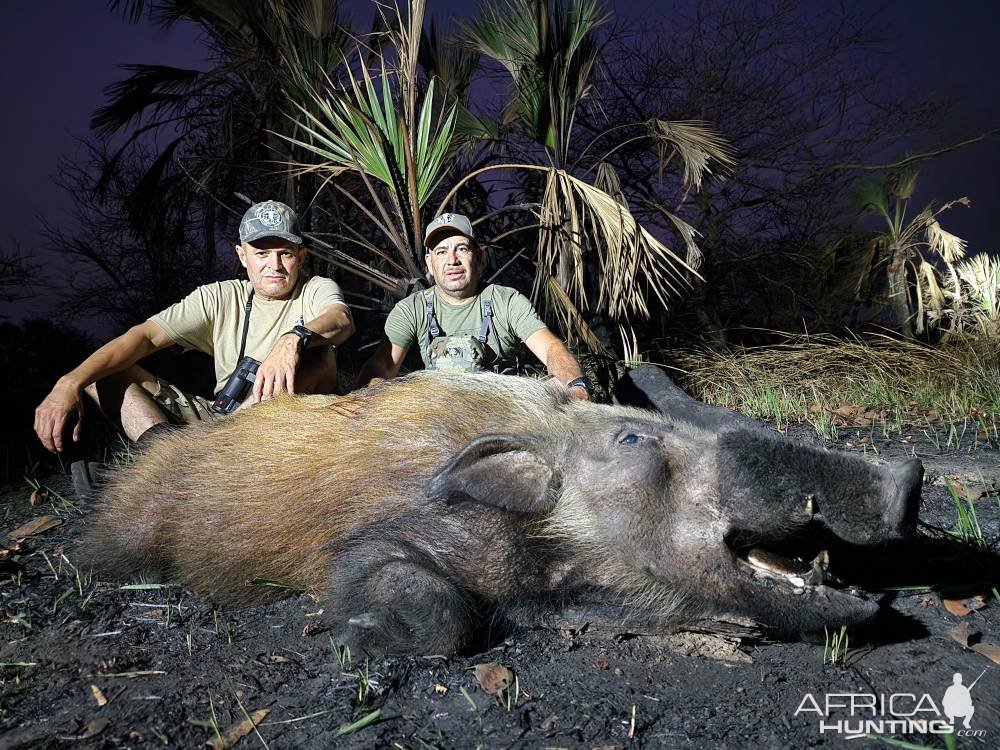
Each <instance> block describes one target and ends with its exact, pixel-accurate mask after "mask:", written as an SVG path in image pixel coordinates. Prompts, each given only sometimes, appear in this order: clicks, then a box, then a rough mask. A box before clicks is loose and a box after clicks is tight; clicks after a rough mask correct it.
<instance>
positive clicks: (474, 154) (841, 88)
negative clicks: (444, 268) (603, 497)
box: [0, 0, 1000, 452]
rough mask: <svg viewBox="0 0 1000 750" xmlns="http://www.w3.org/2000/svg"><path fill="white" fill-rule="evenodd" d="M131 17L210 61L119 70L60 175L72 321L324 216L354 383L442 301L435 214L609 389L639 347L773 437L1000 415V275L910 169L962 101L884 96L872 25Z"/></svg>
mask: <svg viewBox="0 0 1000 750" xmlns="http://www.w3.org/2000/svg"><path fill="white" fill-rule="evenodd" d="M109 6H110V8H111V10H112V11H113V12H117V13H120V14H122V16H123V18H124V19H125V20H126V21H128V22H138V21H140V20H145V19H152V20H153V21H154V22H156V23H159V24H163V25H167V26H169V25H170V24H175V23H179V22H189V23H194V24H197V26H198V27H199V28H200V29H201V32H202V37H203V39H204V43H205V45H206V48H207V50H208V59H210V61H211V64H210V65H209V66H207V67H206V69H200V70H194V69H181V68H174V67H168V66H162V65H143V64H132V65H128V66H126V68H125V72H126V74H127V75H126V77H125V78H123V80H122V81H120V82H119V83H117V84H115V85H113V86H111V87H110V88H109V89H108V92H107V94H108V99H107V103H106V104H105V105H104V106H102V107H101V108H100V109H99V110H98V111H97V112H95V114H94V118H93V123H92V125H93V134H92V139H91V142H90V146H89V148H88V156H87V159H86V160H85V161H84V162H82V163H73V164H70V163H67V164H65V165H64V167H63V169H62V174H61V181H62V184H63V185H64V186H65V188H66V189H67V190H68V191H69V192H70V193H71V194H72V195H73V196H74V200H75V202H76V207H77V212H76V218H75V225H74V226H72V227H65V226H60V227H55V226H54V227H51V228H50V231H49V237H48V240H49V244H50V245H51V247H52V248H54V249H57V250H58V252H60V253H62V254H64V255H65V257H66V258H67V261H68V263H69V265H70V267H71V269H72V275H71V278H70V279H69V282H68V283H67V284H66V292H65V295H64V299H63V304H64V311H65V313H66V314H67V315H70V316H73V318H72V319H78V318H80V317H82V316H99V317H100V318H101V319H104V320H110V321H113V323H114V325H115V327H118V328H121V327H124V326H126V325H129V324H131V323H134V322H136V321H138V320H142V319H144V318H146V317H147V316H148V315H150V314H151V313H153V312H155V311H156V310H159V309H161V308H162V307H164V306H166V305H167V304H169V303H170V302H173V301H175V300H176V299H179V298H180V297H181V296H182V295H183V294H184V293H186V292H187V291H188V290H190V289H191V288H193V287H194V286H195V285H197V284H199V283H204V282H205V281H208V280H211V279H214V278H220V277H224V276H228V275H231V274H232V273H233V272H234V270H235V267H234V265H233V262H232V260H231V257H232V256H231V254H230V253H229V250H228V245H230V244H231V243H232V241H233V238H234V237H235V234H236V226H237V223H238V220H239V216H240V215H241V214H242V212H243V211H244V210H245V208H246V206H247V204H248V202H251V201H255V200H260V199H262V198H264V197H266V196H270V197H275V198H279V199H282V200H285V201H286V202H288V203H290V204H293V205H295V206H296V207H297V208H298V209H299V210H300V211H301V213H302V216H303V221H304V224H305V228H306V230H307V232H308V235H309V238H310V245H311V249H312V250H313V255H314V265H315V269H316V270H317V271H319V272H322V273H335V274H336V276H337V278H338V281H339V282H340V283H341V285H342V286H344V287H345V289H346V291H347V293H348V296H349V301H351V302H352V304H354V305H355V311H356V317H357V318H358V322H359V332H360V333H359V335H358V336H356V337H355V338H356V340H355V341H354V342H353V344H352V347H349V348H348V351H347V352H345V354H344V364H345V365H346V367H347V369H356V368H357V367H358V366H359V365H360V362H361V361H362V360H363V357H364V355H365V353H366V351H367V350H366V349H365V347H367V346H368V345H370V344H371V343H373V342H374V341H376V340H377V339H378V337H379V335H380V332H381V324H382V320H383V317H384V315H385V313H386V312H387V311H388V309H390V308H391V306H392V304H393V303H394V302H395V301H396V300H397V299H399V298H400V297H402V296H404V295H405V294H407V293H408V292H409V291H411V290H413V289H414V288H416V287H419V286H422V285H424V284H426V279H425V278H424V276H423V273H422V257H423V251H422V248H421V242H420V239H421V237H422V231H423V227H424V225H425V224H426V222H427V221H429V220H430V219H431V218H433V216H434V215H436V214H437V213H438V212H440V211H441V210H456V211H461V212H464V213H467V214H469V215H470V216H472V217H474V218H475V219H476V231H477V233H478V234H479V236H480V237H481V238H483V239H484V244H485V245H486V247H487V249H488V257H489V260H490V264H489V270H488V277H489V278H490V280H496V281H499V282H502V283H506V284H510V285H513V286H516V287H518V288H520V289H522V290H523V291H524V292H525V293H527V294H529V295H530V296H531V297H532V299H533V300H534V301H535V302H536V304H537V305H538V306H539V307H540V308H541V309H542V310H543V311H544V312H545V315H546V317H547V319H548V320H549V322H550V324H551V325H552V326H553V327H554V328H556V329H557V330H559V331H560V332H561V334H562V335H564V336H565V337H566V338H567V339H568V340H569V341H570V343H571V344H573V345H574V346H576V347H577V348H578V350H579V351H580V352H581V353H588V354H589V356H590V359H589V362H590V364H591V366H592V367H593V368H595V369H601V368H603V369H604V370H605V371H606V373H605V376H606V377H607V376H609V373H610V372H611V371H612V370H613V369H614V367H613V366H611V365H612V363H614V362H619V361H622V360H626V359H635V358H638V357H640V356H641V357H644V358H646V359H652V360H654V361H659V362H663V363H664V364H667V365H669V366H673V367H675V368H679V370H678V371H679V372H680V371H683V373H686V376H684V375H683V374H682V375H679V377H681V379H682V380H685V382H686V384H687V385H688V386H689V387H690V388H692V389H693V391H695V392H696V393H698V394H699V395H702V396H703V397H706V398H709V399H713V400H716V401H718V402H720V403H727V404H730V405H734V406H741V407H743V408H748V409H749V410H750V411H751V412H757V413H760V414H762V415H765V416H772V417H774V416H781V415H780V414H778V413H777V412H776V411H775V410H773V409H772V410H770V411H768V410H767V409H762V408H759V403H758V406H754V405H753V403H751V402H753V401H754V399H757V401H758V402H760V403H764V402H766V401H767V399H764V401H763V402H761V401H760V398H762V396H760V394H765V393H779V392H783V393H788V392H789V389H791V388H793V387H794V388H795V389H796V394H797V395H795V396H793V397H790V398H789V399H786V400H785V401H783V402H782V403H783V404H784V406H783V407H782V409H783V411H782V413H787V414H797V415H798V416H799V417H801V418H810V419H812V420H813V421H816V422H821V421H822V419H823V418H825V417H822V414H825V412H820V414H821V416H820V417H817V416H816V414H817V413H818V412H816V411H810V409H812V408H813V407H815V406H816V405H817V404H821V405H822V409H829V408H834V409H835V408H838V407H839V406H840V405H842V404H845V403H848V402H856V405H857V406H858V407H859V408H861V409H862V410H863V411H871V410H873V409H874V410H875V412H876V413H879V414H882V413H885V414H889V413H892V414H901V413H902V412H906V411H911V412H912V409H910V407H911V406H912V405H913V404H922V405H923V407H925V408H926V413H925V414H924V416H925V417H928V418H929V417H931V416H939V415H947V416H948V418H959V417H968V416H969V415H973V416H974V418H976V419H979V418H980V417H982V420H983V421H984V423H986V422H991V420H992V419H993V416H991V415H994V414H995V412H996V411H997V408H998V402H997V394H996V389H995V385H994V386H990V385H989V382H990V379H991V378H992V383H994V384H995V383H996V382H998V380H1000V378H997V374H998V373H997V351H998V347H997V345H996V341H997V338H998V336H1000V293H998V289H1000V263H998V261H997V259H996V258H995V257H994V256H990V255H988V254H986V253H984V252H983V251H984V250H986V249H988V248H986V249H984V248H974V249H973V250H974V251H975V252H969V249H968V248H966V246H965V243H964V242H963V241H962V240H961V239H960V238H958V237H955V236H954V235H952V234H950V233H949V232H948V231H947V229H946V226H947V212H948V211H949V210H969V209H967V208H966V205H965V204H967V203H968V201H967V199H965V198H964V197H962V196H945V198H947V199H948V202H945V203H940V204H931V205H927V206H914V205H911V198H912V195H913V189H914V185H915V184H916V180H917V179H918V172H917V168H918V167H919V164H920V162H921V161H922V160H923V159H924V158H930V157H931V156H933V154H934V153H939V152H942V151H944V150H947V149H948V148H950V147H951V145H949V144H944V145H943V146H942V147H941V148H939V149H932V150H931V151H929V152H928V153H927V154H908V153H906V151H905V146H906V145H907V144H909V143H912V139H913V137H914V136H917V135H921V136H927V135H928V134H933V133H934V132H935V129H936V128H937V127H938V125H939V123H940V121H941V116H942V111H941V108H940V106H939V105H936V104H935V103H933V102H929V101H923V100H922V99H921V98H920V97H918V96H915V95H914V94H913V92H894V91H893V90H892V89H891V88H890V87H889V86H887V85H886V82H885V81H884V80H882V79H881V78H880V76H879V71H878V69H877V68H876V67H875V66H874V64H873V63H872V56H871V51H872V50H873V49H878V48H879V46H880V45H883V44H884V42H885V40H884V39H881V38H879V37H878V36H876V34H875V33H874V32H873V31H872V29H878V28H880V25H879V24H876V23H873V18H872V16H869V15H868V11H865V10H857V9H843V8H841V9H836V10H831V11H829V12H828V17H827V18H825V19H823V20H824V22H823V23H817V22H816V20H815V19H814V18H811V19H810V20H811V22H810V24H809V25H810V28H813V29H818V31H817V34H816V35H815V37H814V38H811V39H810V43H809V44H808V45H805V44H803V43H802V41H801V28H802V26H803V23H804V16H803V14H804V13H806V12H807V11H804V10H802V9H801V8H800V7H799V4H798V3H794V2H790V1H787V2H786V1H785V0H779V1H778V2H775V3H771V4H767V5H763V4H759V3H752V2H745V3H744V2H735V3H734V2H721V1H720V2H714V1H710V2H707V3H699V4H697V6H696V9H695V10H693V11H692V12H691V13H690V14H688V15H685V14H683V13H681V12H677V13H675V14H674V15H673V16H671V17H670V18H669V20H668V21H665V22H664V23H665V24H668V25H666V26H663V27H653V26H651V27H650V28H646V29H641V30H634V29H627V28H623V27H621V26H619V25H618V24H617V23H616V21H615V19H614V18H612V17H611V16H610V14H609V12H608V9H607V8H606V7H605V6H604V5H602V3H601V2H599V1H598V0H487V2H484V3H483V4H482V5H481V6H480V9H479V11H478V14H477V15H475V16H474V17H473V18H472V20H469V21H468V22H457V23H456V24H454V25H453V26H451V27H449V28H445V29H442V28H439V27H438V26H436V25H435V24H434V23H431V22H429V21H427V19H426V18H425V11H426V8H425V3H424V2H423V1H422V0H411V1H410V2H402V3H400V4H399V5H398V6H393V5H391V4H390V5H380V4H376V3H373V4H372V6H371V15H370V17H371V18H372V20H373V22H372V24H371V25H370V26H368V27H366V29H368V30H365V31H362V30H360V29H358V28H350V27H349V26H348V24H347V23H346V22H345V21H344V18H343V15H342V13H341V8H340V7H339V3H337V2H335V1H334V0H253V1H252V2H236V1H235V0H232V1H231V0H111V2H110V3H109ZM808 12H809V13H810V14H813V15H814V14H815V10H810V11H808ZM987 135H989V134H987ZM977 137H980V134H974V133H973V134H969V139H970V140H974V139H975V138H977ZM0 264H3V266H4V267H7V266H10V268H11V273H9V274H6V275H5V276H4V278H5V280H6V281H5V282H4V286H3V287H0V294H3V295H4V296H5V297H10V296H12V295H17V294H21V293H23V290H24V284H25V283H27V281H28V280H29V278H30V273H26V271H27V270H28V269H27V267H26V265H25V262H24V260H23V259H22V258H21V257H20V256H19V255H18V254H14V255H8V256H4V258H2V259H0ZM19 274H20V275H19ZM12 331H13V329H12ZM12 331H8V334H10V335H14V333H12ZM777 332H782V333H777ZM873 332H875V333H877V335H878V336H880V337H881V338H878V339H876V340H874V343H873V342H872V340H871V339H870V338H869V337H870V335H871V334H872V333H873ZM818 334H822V336H820V337H817V335H818ZM826 334H829V335H830V336H826ZM19 335H22V336H28V335H29V333H28V329H27V328H26V327H22V329H20V334H19ZM54 335H58V334H54ZM73 335H75V334H73ZM789 335H791V336H795V337H797V338H794V339H789V338H788V336H789ZM803 336H805V337H804V338H803ZM833 336H835V337H836V338H833ZM845 342H846V343H845ZM776 345H777V346H776ZM746 347H751V349H747V348H746ZM69 351H70V349H69V348H67V349H66V352H67V355H68V353H69ZM804 361H810V362H813V363H816V362H820V361H823V362H826V363H827V365H826V366H827V367H828V368H829V373H830V374H836V375H837V376H836V377H825V376H823V374H822V372H821V370H822V369H823V368H818V369H816V368H814V369H812V370H808V373H807V372H806V369H803V368H802V367H801V366H800V365H801V363H802V362H804ZM845 362H852V363H856V365H857V368H856V369H857V372H858V373H859V374H858V375H857V377H855V376H850V377H848V376H847V374H846V369H845V367H838V363H841V364H843V363H845ZM914 363H918V364H914ZM919 363H924V364H919ZM924 365H926V367H927V368H931V369H930V370H925V369H921V368H923V367H924ZM68 366H69V365H68V364H67V365H65V366H63V365H60V366H59V367H56V366H55V365H53V367H54V370H55V371H54V372H51V373H49V372H46V373H39V375H38V379H37V381H36V389H45V388H47V387H48V382H51V380H52V379H54V378H55V376H56V374H57V373H58V371H59V369H60V367H61V368H62V369H66V367H68ZM931 370H933V372H934V373H935V377H934V378H930V380H933V381H934V382H936V383H937V385H935V386H934V387H930V386H928V388H924V387H922V386H921V384H920V383H919V382H917V375H916V373H924V372H930V371H931ZM792 375H794V377H790V376H792ZM862 375H863V377H862ZM852 378H853V379H852ZM859 378H861V379H862V380H864V379H865V378H867V381H866V383H867V384H865V385H862V384H861V383H860V380H859ZM46 381H47V382H46ZM791 381H795V383H797V385H795V384H794V383H793V382H791ZM938 381H940V382H938ZM928 389H929V390H928ZM933 394H937V395H933ZM39 396H40V393H39ZM25 398H26V400H27V401H29V402H30V401H31V400H32V399H33V396H32V395H30V394H27V395H26V396H25ZM918 411H919V410H918ZM914 413H916V412H914ZM982 415H986V416H982ZM902 419H903V417H902V416H900V417H899V420H902ZM899 420H897V421H899ZM9 451H10V449H9V448H8V452H9Z"/></svg>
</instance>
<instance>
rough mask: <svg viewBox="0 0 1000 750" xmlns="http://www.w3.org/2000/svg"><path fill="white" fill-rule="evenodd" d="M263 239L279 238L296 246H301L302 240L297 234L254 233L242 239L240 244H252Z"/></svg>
mask: <svg viewBox="0 0 1000 750" xmlns="http://www.w3.org/2000/svg"><path fill="white" fill-rule="evenodd" d="M264 237H281V239H283V240H288V241H289V242H294V243H295V244H296V245H301V244H303V242H302V238H301V237H299V236H298V235H297V234H292V233H291V232H266V231H264V232H254V233H253V234H250V235H247V236H246V237H244V238H243V239H242V240H241V242H254V241H255V240H260V239H263V238H264Z"/></svg>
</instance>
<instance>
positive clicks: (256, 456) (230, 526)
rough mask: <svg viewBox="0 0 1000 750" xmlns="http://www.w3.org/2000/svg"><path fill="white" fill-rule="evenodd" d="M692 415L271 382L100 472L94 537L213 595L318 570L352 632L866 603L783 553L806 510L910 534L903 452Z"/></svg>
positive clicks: (763, 616)
mask: <svg viewBox="0 0 1000 750" xmlns="http://www.w3.org/2000/svg"><path fill="white" fill-rule="evenodd" d="M680 411H683V410H680ZM697 422H698V419H696V418H694V419H691V420H690V421H682V420H679V419H673V418H672V417H671V416H670V415H669V414H668V415H664V414H657V413H655V412H653V411H648V410H641V409H636V408H630V407H626V406H620V405H618V406H608V405H598V404H592V403H584V402H580V401H577V400H574V399H571V398H568V397H567V396H566V395H565V394H564V393H563V392H562V391H561V389H559V388H558V386H556V385H554V384H552V383H546V382H541V381H536V380H531V379H525V378H514V377H506V376H500V375H492V374H480V375H475V376H470V375H447V374H442V373H434V372H419V373H415V374H413V375H410V376H407V377H404V378H401V379H397V380H393V381H389V382H385V383H381V384H379V385H376V386H373V387H370V388H367V389H364V390H361V391H356V392H354V393H351V394H349V395H347V396H344V397H331V396H304V397H295V398H292V397H285V398H280V399H275V400H273V401H269V402H265V403H262V404H259V405H256V406H254V407H252V408H249V409H246V410H242V411H240V412H238V413H237V414H235V415H233V416H231V417H227V418H225V419H221V420H218V421H216V422H214V423H211V424H208V425H205V426H201V427H195V428H189V429H185V430H179V431H177V432H174V433H171V434H167V435H165V436H164V437H163V438H161V439H159V440H158V441H157V442H155V443H154V444H153V445H152V446H151V448H150V449H149V450H148V452H146V453H145V454H144V455H142V456H140V457H139V459H138V460H137V461H136V462H135V464H134V465H133V466H131V467H129V468H126V469H123V470H122V471H121V472H119V474H118V476H117V477H115V478H114V479H113V480H112V481H111V483H110V484H109V485H108V486H107V487H106V489H105V490H104V492H103V494H102V497H101V498H100V499H99V500H98V502H97V507H96V508H95V512H94V516H93V519H92V523H91V524H90V527H89V531H88V545H89V548H90V551H91V552H90V554H91V557H92V558H96V559H97V562H98V567H99V569H103V570H104V571H108V572H114V573H116V574H118V575H120V576H127V575H134V574H136V573H138V572H140V571H143V570H149V569H158V570H160V571H162V572H165V573H166V574H168V575H172V576H174V577H175V578H176V580H177V581H178V582H180V583H182V584H183V585H185V586H187V587H190V588H192V589H195V590H197V591H200V592H203V593H205V594H207V595H209V596H211V597H213V598H215V599H216V600H218V601H220V602H222V603H232V604H238V605H240V604H249V603H253V602H257V601H261V600H262V599H264V598H266V597H267V596H268V594H269V593H271V592H273V591H274V588H273V587H269V586H262V585H260V581H261V579H266V580H269V581H273V580H279V581H282V582H284V583H286V584H288V585H290V586H294V587H299V588H304V589H309V590H313V591H315V592H317V593H318V594H319V596H320V597H321V598H322V599H323V600H324V606H325V609H326V611H327V612H328V613H329V616H330V617H332V620H333V626H334V628H335V630H336V633H337V636H336V637H337V638H338V639H340V640H341V641H342V642H345V643H349V644H351V645H352V647H353V648H354V649H355V651H357V650H358V649H361V650H366V651H370V652H379V651H391V652H398V653H406V652H409V653H452V652H455V651H459V650H462V649H465V648H467V647H468V646H469V645H470V644H471V643H473V642H478V640H477V639H479V638H480V637H481V636H482V634H483V632H484V628H489V627H494V626H501V625H502V624H503V623H504V622H505V621H506V619H507V617H508V616H509V615H510V614H511V613H513V612H515V611H518V610H519V608H531V607H536V608H537V607H543V608H544V607H557V606H560V605H565V604H568V603H572V602H573V601H575V600H577V598H578V597H587V598H589V599H590V600H594V599H595V598H596V599H598V600H601V601H607V602H615V603H618V604H624V605H625V606H626V607H628V608H635V609H637V610H641V611H643V612H644V613H647V614H651V615H652V616H653V617H654V619H655V620H656V621H657V622H659V623H662V625H663V626H664V628H667V627H672V626H676V625H678V624H682V623H683V622H685V621H688V620H690V619H691V618H695V617H700V616H705V615H726V614H732V615H739V616H747V617H751V618H754V619H755V620H756V621H758V622H759V623H760V624H761V625H762V626H764V627H765V628H768V629H770V630H772V631H773V632H774V633H775V634H786V635H792V636H795V635H798V634H802V633H812V632H816V631H822V629H823V628H824V627H828V628H830V627H833V628H836V627H839V626H840V625H844V624H847V625H852V624H856V623H861V622H864V621H866V620H868V619H869V618H871V617H872V616H873V615H874V614H875V612H876V610H877V605H876V604H875V603H874V602H872V601H870V600H869V599H867V598H865V597H863V596H856V595H853V594H852V593H849V592H847V591H843V590H839V589H837V588H834V587H833V586H831V585H827V583H828V582H827V581H825V580H824V573H823V567H824V566H823V562H824V561H823V559H822V558H823V553H820V554H818V555H817V559H816V561H814V563H813V564H810V563H804V562H802V561H801V560H795V559H792V558H791V557H786V556H784V555H782V554H780V553H781V552H782V551H784V550H785V549H786V547H787V546H788V545H790V544H796V545H798V544H800V543H801V542H802V539H803V538H804V537H807V536H808V534H809V531H810V529H812V528H814V527H815V526H816V525H817V523H819V521H818V519H821V523H822V525H823V526H824V527H826V528H827V529H828V530H829V532H832V533H833V534H835V535H836V536H838V537H839V538H841V539H844V540H846V541H847V542H850V543H852V544H858V545H880V544H884V543H887V542H890V541H892V540H896V539H901V538H903V537H905V536H907V535H908V534H910V533H911V532H912V531H913V528H914V525H915V520H916V506H917V503H918V502H919V490H920V483H921V474H922V468H921V467H920V465H919V462H914V461H910V462H906V463H903V464H899V465H894V466H875V465H872V464H869V463H867V462H865V461H863V460H862V459H860V458H857V457H853V456H850V455H848V454H840V453H830V452H825V451H821V450H817V449H813V448H810V447H807V446H804V445H800V444H796V443H794V442H791V441H788V440H786V439H783V438H781V437H780V436H777V435H774V434H771V433H769V432H767V431H765V430H763V429H759V428H757V427H755V426H753V425H748V424H744V423H742V422H740V421H739V420H736V421H735V422H728V421H725V420H723V421H722V422H720V423H719V424H716V425H714V426H713V428H712V429H706V428H705V427H704V426H699V425H698V424H696V423H697ZM786 554H788V553H787V552H786ZM806 559H808V557H806Z"/></svg>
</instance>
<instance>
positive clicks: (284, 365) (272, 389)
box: [251, 333, 302, 404]
mask: <svg viewBox="0 0 1000 750" xmlns="http://www.w3.org/2000/svg"><path fill="white" fill-rule="evenodd" d="M301 342H302V339H300V338H299V337H298V336H296V335H295V334H294V333H286V334H284V335H282V336H279V337H278V340H277V341H275V342H274V347H272V349H271V352H270V354H268V355H267V357H265V358H264V361H263V362H261V363H260V367H258V368H257V378H256V380H254V384H253V393H252V396H251V398H252V399H253V401H252V402H251V403H254V404H256V403H257V402H258V401H267V400H268V399H271V398H274V397H275V396H280V395H281V394H282V393H295V370H296V368H297V367H298V366H299V358H300V357H299V346H300V344H301Z"/></svg>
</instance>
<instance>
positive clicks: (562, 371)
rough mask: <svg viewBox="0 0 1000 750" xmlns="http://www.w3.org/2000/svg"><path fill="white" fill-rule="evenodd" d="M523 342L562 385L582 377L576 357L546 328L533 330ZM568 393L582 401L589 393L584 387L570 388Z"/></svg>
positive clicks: (581, 369) (587, 398)
mask: <svg viewBox="0 0 1000 750" xmlns="http://www.w3.org/2000/svg"><path fill="white" fill-rule="evenodd" d="M524 343H525V345H526V346H527V347H528V349H530V350H531V352H532V354H534V355H535V356H536V357H538V359H539V360H540V361H541V363H542V364H543V365H545V369H547V370H548V371H549V375H551V376H552V377H554V378H555V379H556V380H558V381H559V382H560V383H562V384H563V386H564V387H565V386H566V385H568V384H569V383H571V382H572V381H574V380H576V379H577V378H579V377H583V368H581V367H580V363H579V362H578V361H577V359H576V357H574V356H573V354H572V352H570V350H569V349H567V348H566V345H565V344H564V343H563V342H562V340H561V339H560V338H559V337H558V336H556V335H555V334H554V333H552V331H550V330H549V329H548V328H542V329H540V330H538V331H535V332H534V333H533V334H531V335H530V336H528V338H527V339H525V341H524ZM569 393H570V394H572V395H573V396H574V397H575V398H578V399H580V400H582V401H588V400H590V394H589V393H588V392H587V389H586V388H580V387H574V388H570V389H569Z"/></svg>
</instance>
